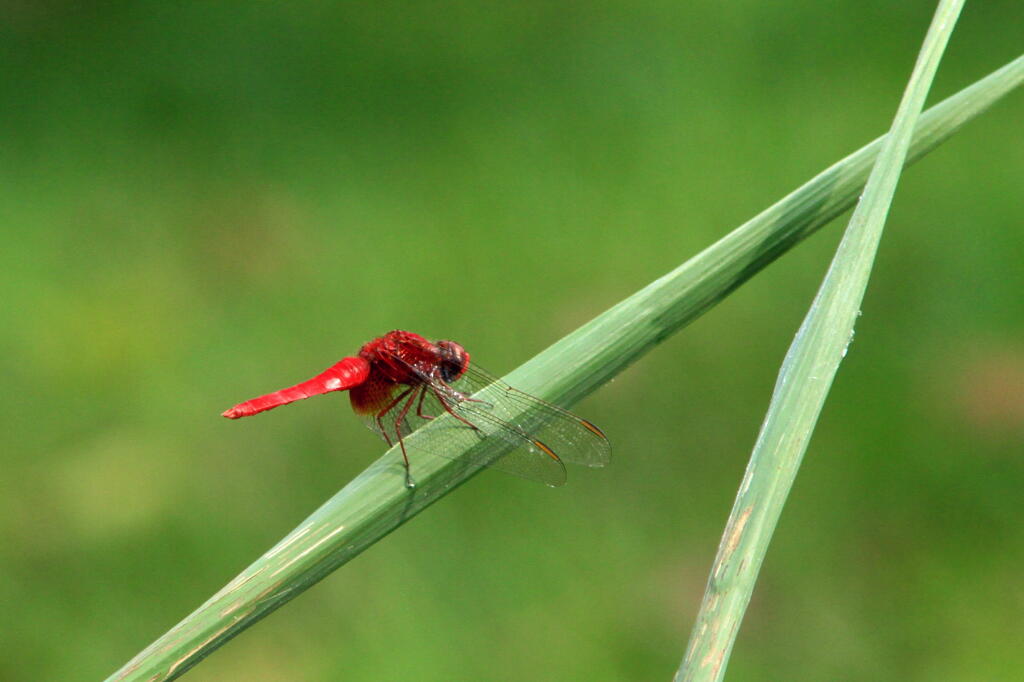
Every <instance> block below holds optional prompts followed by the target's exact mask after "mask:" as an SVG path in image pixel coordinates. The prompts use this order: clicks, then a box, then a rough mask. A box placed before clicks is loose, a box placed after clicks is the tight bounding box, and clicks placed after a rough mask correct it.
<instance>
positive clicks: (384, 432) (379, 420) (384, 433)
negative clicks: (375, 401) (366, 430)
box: [374, 386, 412, 454]
mask: <svg viewBox="0 0 1024 682" xmlns="http://www.w3.org/2000/svg"><path fill="white" fill-rule="evenodd" d="M411 390H412V386H410V387H409V388H407V389H405V390H404V391H402V392H401V393H399V394H398V396H397V397H396V398H395V399H394V400H392V401H391V402H390V403H388V404H387V406H386V407H385V408H384V409H383V410H381V411H380V412H378V413H377V414H376V415H375V416H374V421H376V422H377V428H378V429H380V435H381V436H383V437H384V441H385V442H386V443H387V444H388V447H389V448H390V447H394V445H395V444H394V443H392V442H391V436H389V435H388V430H387V429H385V428H384V421H383V419H384V415H386V414H387V413H388V412H390V411H391V410H392V409H393V408H394V406H395V405H397V404H398V403H400V402H401V401H402V398H404V397H405V396H407V395H409V391H411ZM395 435H397V436H398V439H399V440H401V439H402V432H401V431H400V430H399V431H396V432H395ZM403 454H404V452H403Z"/></svg>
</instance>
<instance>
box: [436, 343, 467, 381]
mask: <svg viewBox="0 0 1024 682" xmlns="http://www.w3.org/2000/svg"><path fill="white" fill-rule="evenodd" d="M437 347H438V349H439V350H440V351H441V362H440V370H441V379H443V380H444V382H445V383H446V384H450V383H451V382H453V381H455V380H456V379H458V378H459V377H461V376H462V373H463V372H465V371H466V368H467V367H469V353H467V352H466V349H465V348H463V347H462V346H460V345H459V344H457V343H455V342H454V341H438V342H437Z"/></svg>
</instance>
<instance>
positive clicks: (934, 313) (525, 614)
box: [0, 0, 1024, 681]
mask: <svg viewBox="0 0 1024 682" xmlns="http://www.w3.org/2000/svg"><path fill="white" fill-rule="evenodd" d="M933 8H934V5H933V3H931V2H908V3H890V2H874V3H871V2H868V3H865V2H852V1H847V2H832V3H820V2H810V1H806V0H805V1H803V2H790V3H762V2H753V1H741V2H733V3H715V2H696V3H686V2H659V1H649V2H648V1H641V2H636V1H634V0H629V1H626V0H600V1H597V2H590V3H568V2H553V3H539V2H526V3H506V4H491V3H479V2H477V3H471V2H462V3H419V4H417V3H359V4H357V3H325V2H308V1H295V2H288V3H240V2H225V3H199V2H185V3H141V4H140V3H132V2H105V3H72V2H52V1H42V2H24V1H22V2H7V3H3V10H4V11H3V15H4V17H3V20H2V24H3V26H2V29H0V30H2V34H0V63H3V65H4V66H3V77H2V78H0V149H2V151H0V174H2V181H0V224H2V230H3V248H2V249H0V266H2V267H0V286H2V295H0V310H2V311H3V314H2V317H0V325H2V336H0V344H2V345H0V349H2V352H0V371H2V377H3V389H4V395H5V398H4V400H3V408H2V410H0V424H2V430H0V439H2V440H0V447H2V450H0V471H2V474H0V485H2V486H3V489H2V491H0V531H2V542H0V602H2V608H0V679H3V680H12V681H14V680H95V679H100V678H102V677H104V676H106V675H108V674H110V673H111V672H113V671H114V670H115V669H117V668H118V667H120V665H121V664H123V663H124V662H125V661H126V660H128V659H129V658H130V657H131V656H133V655H134V654H135V653H136V652H137V651H138V650H140V649H141V648H143V647H144V646H145V645H146V644H148V643H149V642H150V641H152V640H153V639H154V638H156V637H157V636H159V635H160V634H162V633H163V632H164V631H165V630H166V629H168V628H169V627H171V626H172V625H173V624H174V623H176V622H177V621H178V620H180V619H181V618H182V617H184V616H185V615H186V614H187V613H189V612H190V611H191V610H192V609H193V608H195V607H196V606H198V605H199V604H200V603H201V602H203V601H204V600H205V599H206V598H207V597H208V596H210V595H211V594H212V593H213V592H215V591H216V590H218V589H219V588H220V587H221V586H222V585H224V584H225V583H226V582H227V581H228V580H230V579H231V578H232V577H233V576H234V575H235V574H237V573H238V572H239V571H240V570H241V569H243V568H244V567H245V566H246V565H247V564H248V563H249V562H250V561H252V560H253V559H255V558H256V557H257V556H259V555H260V554H261V553H262V552H264V551H265V550H266V549H268V548H269V547H270V546H271V545H272V544H273V543H274V542H275V541H277V540H278V539H279V538H280V537H282V536H283V535H284V534H285V533H286V532H288V531H289V530H290V529H291V528H293V527H294V526H295V525H297V524H298V523H299V522H300V521H301V520H302V519H303V518H304V517H305V516H306V515H307V514H308V513H310V512H312V511H313V510H314V509H315V508H316V507H317V506H318V505H319V504H320V503H321V502H322V501H324V500H325V499H326V498H328V497H329V496H330V495H331V494H333V493H334V492H335V491H336V490H338V489H339V488H340V487H341V486H343V485H344V483H345V482H346V481H348V480H349V479H351V478H352V477H353V476H355V475H356V474H357V473H358V472H359V471H361V469H362V468H363V467H364V466H366V465H367V464H368V463H370V462H371V461H373V460H374V459H375V458H376V457H377V456H378V455H379V454H380V453H381V452H382V451H383V445H382V444H381V443H380V442H378V441H377V440H376V439H375V437H374V436H373V435H372V434H370V433H369V432H368V431H366V430H365V429H364V428H363V426H362V425H361V423H360V422H359V420H357V419H355V418H353V417H352V415H351V414H349V409H348V401H347V400H346V399H345V398H344V396H329V397H326V398H321V399H318V400H313V401H309V402H307V403H303V404H302V405H301V406H296V407H292V408H289V409H287V410H281V411H279V412H275V413H272V416H266V417H263V418H260V419H257V420H253V421H245V422H238V423H235V422H229V421H227V420H224V419H221V418H220V417H219V416H218V414H219V413H220V411H221V410H223V409H225V408H226V407H228V406H230V405H231V404H233V403H235V402H237V401H238V400H241V399H244V398H248V397H251V396H253V395H256V394H258V393H262V392H265V391H267V390H271V389H275V388H279V387H281V386H283V385H286V384H290V383H293V382H295V381H298V380H301V379H304V378H306V377H308V376H310V375H312V374H313V373H315V372H317V371H319V370H321V369H323V368H324V367H326V366H327V365H329V364H331V363H333V362H334V361H335V360H337V359H338V358H339V357H341V356H343V355H347V354H351V353H353V352H354V351H355V350H356V349H357V348H358V347H359V346H360V344H362V343H363V342H364V341H366V340H368V339H369V338H371V337H373V336H375V335H378V334H381V333H383V332H386V331H388V330H390V329H393V328H406V329H411V330H414V331H420V332H422V333H425V334H427V335H429V336H433V337H441V338H444V337H448V338H454V339H457V340H459V341H461V342H462V343H463V344H464V345H466V346H467V347H468V348H469V349H470V350H471V352H472V353H473V354H474V358H476V359H479V360H480V362H481V364H483V365H484V366H486V367H488V368H490V369H491V370H492V371H494V372H496V373H499V374H500V373H504V372H506V371H508V370H510V369H512V368H514V367H515V366H517V365H518V364H519V363H521V362H523V361H524V360H526V359H528V358H529V357H531V356H532V355H533V354H534V353H536V352H538V351H540V350H541V349H543V348H544V347H546V346H547V345H548V344H550V343H552V342H553V341H555V340H556V339H558V338H559V337H560V336H562V335H563V334H565V333H567V332H569V331H571V330H572V329H574V328H575V327H577V326H578V325H579V324H581V323H583V322H585V321H586V320H588V319H590V318H591V317H592V316H594V315H596V314H598V313H600V312H601V311H602V310H604V309H605V308H607V307H609V306H610V305H612V304H614V303H615V302H617V301H619V300H620V299H622V298H624V297H625V296H627V295H629V294H630V293H632V292H633V291H635V290H636V289H638V288H640V287H641V286H643V285H645V284H646V283H648V282H649V281H650V280H652V279H654V278H656V277H658V276H659V275H661V274H663V273H664V272H666V271H667V270H669V269H671V268H673V267H674V266H676V265H678V264H679V263H681V262H683V261H684V260H685V259H687V258H688V257H690V256H692V255H693V254H695V253H696V252H698V251H699V250H700V249H701V248H703V247H704V246H706V245H708V244H710V243H711V242H713V241H714V240H715V239H717V238H719V237H720V236H722V235H724V234H725V233H726V232H728V231H729V230H730V229H732V228H733V227H735V226H736V225H738V224H739V223H741V222H742V221H744V220H746V219H747V218H749V217H751V216H752V215H754V214H755V213H757V212H758V211H760V210H761V209H762V208H764V207H766V206H767V205H769V204H770V203H772V202H773V201H775V200H777V199H778V198H779V197H781V196H782V195H783V194H785V193H786V192H788V191H790V190H791V189H792V188H794V187H795V186H797V185H798V184H800V183H801V182H803V181H804V180H806V179H807V178H809V177H810V176H811V175H813V174H814V173H816V172H818V171H819V170H820V169H822V168H823V167H825V166H827V165H829V164H831V163H832V162H834V161H836V160H837V159H838V158H840V157H841V156H844V155H845V154H847V153H849V152H850V151H852V150H854V149H856V148H858V147H859V146H861V145H862V144H864V143H865V142H867V141H868V140H870V139H872V138H873V137H875V136H876V135H878V134H880V133H881V132H882V131H884V129H885V128H886V127H887V125H888V123H889V122H890V120H891V117H892V115H893V113H894V111H895V108H896V105H897V103H898V100H899V97H900V94H901V92H902V88H903V86H904V84H905V81H906V78H907V76H908V75H909V73H910V70H911V67H912V65H913V61H914V59H915V56H916V53H917V50H918V48H919V46H920V42H921V39H922V38H923V35H924V32H925V29H926V27H927V24H928V21H929V20H930V16H931V12H932V10H933ZM1022 25H1024V6H1022V5H1021V3H1019V2H1017V1H1015V0H1005V1H999V2H997V1H993V0H989V1H988V2H984V3H968V6H967V9H966V10H965V12H964V14H963V17H962V19H961V22H960V26H959V28H958V29H957V31H956V33H955V34H954V36H953V39H952V42H951V45H950V47H949V50H948V53H947V55H946V58H945V60H944V62H943V64H942V67H941V69H940V72H939V75H938V79H937V82H936V84H935V87H934V90H933V97H932V101H933V102H934V101H937V100H938V99H939V98H941V97H944V96H947V95H949V94H952V93H953V92H955V91H957V90H959V89H960V88H962V87H964V86H966V85H968V84H969V83H971V82H973V81H974V80H976V79H978V78H981V77H982V76H984V75H985V74H987V73H989V72H990V71H992V70H994V69H995V68H997V67H999V66H1001V65H1002V64H1004V63H1006V62H1007V61H1009V60H1011V59H1013V58H1014V57H1016V56H1018V54H1019V53H1020V52H1021V47H1022V44H1024V42H1022V40H1021V36H1022V33H1021V26H1022ZM1022 121H1024V97H1022V94H1021V93H1014V94H1013V95H1011V96H1010V97H1009V98H1007V100H1005V101H1004V102H1002V103H1000V104H999V105H998V106H997V108H995V109H993V110H991V111H990V112H989V113H987V114H985V115H984V116H983V117H981V118H980V119H979V120H977V121H975V122H973V123H971V124H970V125H969V127H968V128H966V129H965V130H963V131H962V132H961V133H960V134H958V135H957V136H955V137H954V138H953V139H952V140H951V141H950V142H948V143H947V144H945V145H944V146H942V147H941V148H940V149H938V150H937V151H936V152H934V153H933V154H932V155H930V156H929V157H927V158H926V159H925V160H923V161H922V162H921V163H920V164H918V165H917V166H916V167H914V168H913V169H912V170H911V171H910V172H908V173H907V174H906V175H905V176H904V178H903V180H902V182H901V185H900V187H899V191H898V194H897V196H896V202H895V206H894V209H893V211H892V214H891V219H890V221H889V225H888V228H887V234H886V236H885V239H884V242H883V244H882V249H881V252H880V255H879V259H878V262H877V266H876V269H875V276H874V279H873V281H872V283H871V287H870V290H869V292H868V296H867V299H866V302H865V306H864V316H863V318H862V319H861V321H860V323H859V326H858V329H857V339H856V342H855V343H854V345H853V346H852V349H851V353H850V355H849V356H848V358H847V360H846V362H845V364H844V365H843V368H842V371H841V372H840V374H839V377H838V380H837V383H836V386H835V389H834V391H833V394H832V396H831V399H830V402H829V404H828V406H827V407H826V410H825V413H824V415H823V417H822V420H821V424H820V427H819V429H818V431H817V433H816V435H815V438H814V440H813V442H812V444H811V448H810V451H809V454H808V457H807V459H806V462H805V465H804V467H803V470H802V471H801V473H800V476H799V478H798V480H797V484H796V486H795V489H794V491H793V494H792V496H791V498H790V501H789V503H788V505H787V508H786V510H785V513H784V515H783V518H782V520H781V523H780V526H779V529H778V533H777V536H776V539H775V541H774V543H773V545H772V548H771V551H770V554H769V556H768V558H767V561H766V563H765V566H764V570H763V574H762V576H761V580H760V584H759V586H758V590H757V593H756V595H755V598H754V601H753V603H752V604H751V607H750V611H749V614H748V616H747V618H746V621H745V623H744V625H743V629H742V631H741V633H740V636H739V639H738V642H737V645H736V649H735V651H734V654H733V657H732V662H731V666H730V670H729V679H730V680H744V681H746V680H750V681H761V680H765V681H768V680H783V679H785V680H824V679H834V680H835V679H843V680H878V679H901V680H932V679H943V680H994V679H1020V678H1021V677H1022V676H1024V653H1022V652H1024V625H1022V615H1024V587H1022V581H1021V573H1020V570H1021V565H1022V563H1024V505H1022V496H1024V461H1022V457H1021V455H1022V454H1024V453H1022V440H1024V299H1022V296H1021V291H1022V290H1024V268H1022V267H1021V263H1022V256H1024V231H1022V227H1024V225H1022V220H1024V192H1022V191H1021V178H1022V177H1024V140H1022V132H1024V126H1022ZM841 222H843V221H840V223H841ZM841 227H842V225H841V224H838V223H837V224H834V225H832V226H829V227H828V228H826V229H825V230H823V232H822V233H821V234H819V235H817V236H815V237H814V238H813V239H811V240H809V241H808V242H807V243H805V244H803V245H801V246H800V247H799V248H798V249H796V250H795V251H794V252H792V253H790V254H788V255H786V256H785V257H784V258H783V259H782V260H781V261H780V262H778V263H776V264H774V265H773V266H772V267H770V268H769V269H768V270H767V271H766V272H764V273H763V274H761V275H759V276H758V277H756V278H755V279H754V280H753V281H751V282H750V283H748V284H747V285H746V286H745V287H743V288H742V289H741V290H740V291H738V292H737V293H736V294H735V295H733V296H731V297H730V298H729V299H728V300H726V301H725V302H724V303H723V304H722V305H720V306H719V307H718V308H716V309H715V310H713V311H711V313H710V314H708V315H706V316H705V317H704V318H702V319H700V320H699V321H698V322H696V323H695V324H693V325H692V326H690V327H689V328H687V329H685V330H683V332H682V333H680V334H678V335H676V336H675V337H673V338H671V339H669V340H668V341H667V342H666V343H664V344H663V345H662V346H660V347H659V348H658V349H656V350H655V351H654V352H653V353H651V354H650V355H649V356H647V357H644V358H642V359H640V361H638V362H637V363H636V364H635V365H634V366H633V367H631V368H630V369H629V370H628V371H626V372H625V373H624V374H622V375H621V376H620V377H619V378H618V379H616V380H615V381H614V382H613V383H611V384H609V385H608V386H606V387H604V388H603V389H602V390H600V391H599V392H597V393H596V394H595V395H593V396H592V397H591V398H589V399H587V400H586V401H585V402H584V403H582V404H580V405H579V406H578V407H577V411H579V412H580V413H581V414H583V415H585V416H586V417H587V418H589V419H592V420H593V421H595V422H596V423H598V424H600V425H601V426H602V427H603V428H604V429H605V430H606V431H607V433H608V434H609V436H610V438H611V440H612V442H613V446H614V449H615V460H614V462H613V466H612V467H611V468H609V469H606V470H602V471H583V470H573V471H570V484H569V485H568V486H567V487H565V488H562V489H560V490H551V489H546V488H544V487H542V486H539V485H535V484H530V483H528V482H524V481H520V480H518V479H514V478H512V477H506V476H503V475H501V474H498V473H492V472H487V473H485V474H483V475H481V476H479V477H477V478H476V479H474V480H473V481H472V482H471V483H470V484H468V485H466V486H464V487H463V488H461V489H459V490H458V491H456V493H455V494H453V495H451V496H449V497H448V498H446V499H444V500H443V501H442V502H440V503H439V504H437V505H435V506H434V507H432V508H430V509H428V510H427V511H426V512H425V513H424V514H422V515H421V516H420V517H418V518H416V519H415V520H414V521H413V522H411V523H409V524H408V525H407V526H405V527H403V528H401V529H400V530H399V531H398V532H396V533H394V534H393V535H391V536H389V537H387V538H386V539H385V540H384V541H382V542H381V543H379V544H378V545H377V546H375V547H373V548H372V549H371V550H370V551H368V552H367V553H366V554H364V555H363V556H361V557H359V558H358V559H356V560H355V561H354V562H352V563H351V564H349V565H347V566H345V567H343V568H342V569H341V570H340V571H338V572H337V573H335V574H333V575H332V576H330V577H329V578H328V579H326V580H325V581H324V582H323V583H321V584H320V585H318V586H316V587H315V588H313V589H312V590H311V591H310V592H308V593H306V594H305V595H303V596H302V597H300V598H299V599H297V600H296V601H294V602H292V603H291V604H289V605H288V606H287V607H286V608H284V609H282V610H281V611H279V612H277V613H275V614H273V615H272V616H271V617H270V618H268V619H267V620H265V621H263V622H262V623H260V624H258V625H257V626H256V627H255V628H253V629H251V630H249V631H247V632H245V633H244V634H243V635H242V636H241V637H239V638H238V639H236V640H234V641H232V642H231V643H229V644H228V645H227V646H226V647H225V648H223V649H221V650H220V651H218V652H217V653H215V654H214V655H213V656H212V657H211V658H210V659H208V660H207V661H205V662H204V663H202V664H201V665H200V666H199V667H198V668H196V669H195V670H193V671H192V672H190V673H189V674H188V677H187V679H192V680H250V681H271V680H336V679H337V680H341V679H344V680H391V679H412V680H584V679H585V680H658V679H668V678H669V677H670V675H671V673H672V671H673V670H674V669H675V667H676V666H677V665H678V662H679V660H680V657H681V655H682V653H683V650H684V647H685V643H686V640H687V637H688V635H689V629H690V626H691V623H692V621H693V618H694V616H695V614H696V609H697V606H698V604H699V601H700V598H701V595H702V592H703V589H704V582H705V579H706V575H707V571H708V568H709V566H710V563H711V560H712V558H713V556H714V552H715V549H716V546H717V543H718V538H719V534H720V532H721V529H722V526H723V524H724V521H725V518H726V515H727V513H728V510H729V508H730V505H731V502H732V499H733V495H734V493H735V491H736V487H737V485H738V483H739V480H740V477H741V475H742V471H743V468H744V465H745V463H746V460H747V457H748V455H749V452H750V449H751V446H752V444H753V441H754V438H755V435H756V432H757V429H758V426H759V424H760V421H761V419H762V417H763V415H764V411H765V408H766V406H767V403H768V398H769V395H770V391H771V388H772V384H773V381H774V379H775V375H776V372H777V370H778V367H779V363H780V361H781V359H782V356H783V353H784V352H785V349H786V348H787V346H788V344H789V342H790V340H791V339H792V336H793V333H794V332H795V330H796V328H797V326H798V324H799V322H800V320H801V318H802V316H803V314H804V313H805V311H806V309H807V306H808V304H809V303H810V300H811V298H812V296H813V294H814V292H815V290H816V288H817V285H818V283H819V281H820V278H821V277H822V275H823V274H824V272H825V269H826V267H827V263H828V260H829V258H830V255H831V252H832V250H833V249H834V247H835V244H836V243H837V239H838V235H839V230H840V229H841Z"/></svg>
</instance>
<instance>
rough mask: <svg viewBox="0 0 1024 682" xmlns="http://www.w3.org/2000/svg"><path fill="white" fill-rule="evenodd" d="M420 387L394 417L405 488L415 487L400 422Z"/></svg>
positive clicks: (420, 387)
mask: <svg viewBox="0 0 1024 682" xmlns="http://www.w3.org/2000/svg"><path fill="white" fill-rule="evenodd" d="M422 388H423V387H422V386H419V387H417V389H416V391H413V394H412V395H410V396H409V399H408V400H406V401H405V405H402V410H401V412H399V413H398V416H397V417H396V418H395V433H397V434H398V445H399V446H400V447H401V448H402V460H403V461H404V462H405V487H406V488H415V487H416V483H415V482H414V481H413V480H412V474H411V473H410V472H409V455H407V454H406V452H405V439H404V438H402V422H403V421H405V416H406V415H407V414H409V408H410V407H412V403H413V401H414V400H416V393H417V392H419V391H422ZM412 390H413V389H411V388H410V389H409V390H408V391H405V392H404V393H402V396H403V397H404V396H405V394H406V393H408V392H409V391H412ZM421 400H422V398H421Z"/></svg>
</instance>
